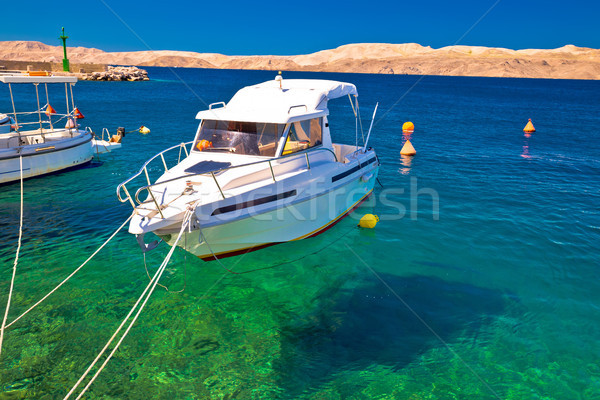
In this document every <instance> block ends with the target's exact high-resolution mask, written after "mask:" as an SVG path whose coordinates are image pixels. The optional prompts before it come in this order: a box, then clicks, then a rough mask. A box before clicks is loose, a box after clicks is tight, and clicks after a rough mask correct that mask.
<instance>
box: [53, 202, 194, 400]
mask: <svg viewBox="0 0 600 400" xmlns="http://www.w3.org/2000/svg"><path fill="white" fill-rule="evenodd" d="M194 209H195V207H190V209H188V211H187V212H186V214H185V216H184V218H183V222H182V224H181V230H180V231H179V235H178V236H177V239H176V240H175V243H173V245H172V247H171V250H169V253H168V254H167V256H166V257H165V259H164V260H163V262H162V264H161V265H160V267H159V268H158V270H157V271H156V273H155V274H154V276H153V277H152V280H151V281H150V282H149V283H148V285H147V286H146V288H145V289H144V291H143V292H142V294H141V295H140V297H139V298H138V299H137V301H136V302H135V304H134V305H133V307H131V310H129V313H127V315H126V316H125V318H124V319H123V321H122V322H121V324H120V325H119V327H118V328H117V329H116V331H115V332H114V333H113V335H112V336H111V337H110V339H109V340H108V341H107V342H106V344H105V345H104V347H103V348H102V350H101V351H100V353H98V355H97V356H96V358H95V359H94V361H92V363H91V364H90V366H89V367H88V368H87V369H86V370H85V372H84V373H83V375H81V377H80V378H79V379H78V380H77V382H76V383H75V385H73V387H72V388H71V390H70V391H69V393H67V395H66V396H65V397H64V400H67V399H68V398H69V397H70V396H71V395H72V394H73V393H74V392H75V390H76V389H77V388H78V387H79V385H80V384H81V382H83V380H84V379H85V378H86V377H87V375H88V374H89V373H90V371H91V370H92V368H94V366H95V365H96V363H97V362H98V360H100V358H101V357H102V356H103V355H104V353H105V352H106V350H107V349H108V347H109V346H110V344H111V343H112V342H113V340H114V339H115V338H116V337H117V335H118V334H119V332H120V331H121V329H123V326H124V325H125V323H126V322H127V320H129V318H130V317H131V315H132V314H133V313H134V312H135V310H136V309H137V312H136V314H135V315H134V316H133V319H132V320H131V322H130V323H129V325H128V326H127V328H126V329H125V331H124V332H123V334H122V335H121V338H120V339H119V341H118V342H117V343H116V344H115V346H114V348H113V349H112V350H111V352H110V354H108V356H107V357H106V359H105V360H104V362H103V363H102V365H100V367H99V368H98V370H97V371H96V373H95V374H94V375H93V376H92V377H91V378H90V380H89V382H88V383H87V384H86V385H85V387H84V388H83V389H82V391H81V393H79V395H78V396H77V398H76V400H78V399H80V398H81V396H83V395H84V393H85V392H86V391H87V390H88V388H89V387H90V386H91V385H92V383H93V382H94V381H95V380H96V378H97V377H98V375H100V372H102V370H103V369H104V367H105V366H106V364H108V361H109V360H110V359H111V358H112V356H113V355H114V354H115V352H116V351H117V349H118V348H119V346H120V345H121V343H122V342H123V340H124V339H125V337H126V336H127V334H128V333H129V331H130V330H131V328H132V327H133V325H134V324H135V322H136V321H137V319H138V317H139V315H140V313H141V312H142V310H143V309H144V307H145V306H146V303H147V302H148V300H149V299H150V296H151V295H152V293H153V292H154V289H155V288H156V286H157V284H158V281H159V280H160V278H161V276H162V274H163V272H164V271H165V268H166V267H167V264H168V263H169V261H170V260H171V256H172V255H173V252H174V251H175V248H176V247H177V243H179V240H180V239H181V236H182V235H183V232H184V231H185V229H186V228H187V226H188V224H189V223H190V219H191V216H192V215H193V211H194ZM142 299H144V300H143V302H142V303H141V304H140V302H141V301H142ZM138 305H139V307H138Z"/></svg>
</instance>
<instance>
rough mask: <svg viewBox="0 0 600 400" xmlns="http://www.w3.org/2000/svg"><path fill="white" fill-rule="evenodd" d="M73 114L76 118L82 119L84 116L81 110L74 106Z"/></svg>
mask: <svg viewBox="0 0 600 400" xmlns="http://www.w3.org/2000/svg"><path fill="white" fill-rule="evenodd" d="M73 116H74V117H75V118H77V119H84V118H85V117H84V116H83V114H82V113H81V111H79V108H77V107H75V108H74V109H73Z"/></svg>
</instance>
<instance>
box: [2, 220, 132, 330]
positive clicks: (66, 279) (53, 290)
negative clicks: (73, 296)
mask: <svg viewBox="0 0 600 400" xmlns="http://www.w3.org/2000/svg"><path fill="white" fill-rule="evenodd" d="M133 215H134V214H131V215H130V216H129V218H127V219H126V220H125V222H123V224H121V226H120V227H119V228H118V229H117V230H116V231H115V232H114V233H113V234H112V235H110V237H109V238H108V239H106V241H105V242H104V243H102V245H101V246H100V247H98V249H97V250H96V251H95V252H94V253H92V255H91V256H89V257H88V259H87V260H85V261H84V262H83V264H81V265H80V266H79V267H77V269H75V271H73V272H71V274H70V275H69V276H67V277H66V278H65V279H64V280H63V281H62V282H61V283H59V284H58V285H57V286H56V287H55V288H54V289H52V290H51V291H50V292H48V294H46V295H45V296H44V297H42V298H41V299H40V300H39V301H38V302H37V303H35V304H34V305H32V306H31V307H29V308H28V309H27V311H25V312H24V313H23V314H21V315H19V316H18V317H17V318H15V319H14V320H13V321H12V322H11V323H10V324H8V325H6V327H7V328H8V327H9V326H11V325H12V324H14V323H15V322H17V321H18V320H20V319H21V318H23V317H24V316H25V314H27V313H29V312H30V311H31V310H33V309H34V308H36V307H37V306H39V305H40V304H41V303H42V302H43V301H44V300H46V299H47V298H48V297H49V296H50V295H51V294H52V293H54V292H56V291H57V290H58V288H60V287H61V286H62V285H64V284H65V283H66V282H67V281H68V280H69V279H71V278H72V277H73V275H75V274H76V273H77V272H78V271H79V270H80V269H81V268H83V267H84V266H85V265H86V264H87V263H88V262H89V261H90V260H91V259H92V258H94V256H95V255H96V254H98V252H99V251H100V250H102V249H103V248H104V246H106V245H107V244H108V242H110V241H111V240H112V238H114V237H115V235H116V234H117V233H118V232H119V231H120V230H121V229H123V227H124V226H125V224H127V223H128V222H129V220H130V219H131V217H133Z"/></svg>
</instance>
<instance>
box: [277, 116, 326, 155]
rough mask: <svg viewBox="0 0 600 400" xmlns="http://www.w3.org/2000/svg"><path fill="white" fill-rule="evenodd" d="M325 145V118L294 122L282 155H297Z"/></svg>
mask: <svg viewBox="0 0 600 400" xmlns="http://www.w3.org/2000/svg"><path fill="white" fill-rule="evenodd" d="M321 143H323V118H313V119H307V120H304V121H297V122H293V123H292V124H291V125H290V130H289V133H288V137H287V141H286V142H285V147H284V148H283V153H282V155H286V154H291V153H295V152H297V151H301V150H305V149H308V148H310V147H314V146H318V145H320V144H321Z"/></svg>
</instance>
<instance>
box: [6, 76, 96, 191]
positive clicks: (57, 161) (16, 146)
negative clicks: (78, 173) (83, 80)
mask: <svg viewBox="0 0 600 400" xmlns="http://www.w3.org/2000/svg"><path fill="white" fill-rule="evenodd" d="M0 82H3V83H5V84H7V85H8V88H9V92H10V99H11V103H12V112H9V113H6V114H0V184H2V183H8V182H12V181H17V180H19V179H20V178H21V162H20V160H19V158H21V157H22V170H23V171H22V172H23V178H24V179H25V178H31V177H34V176H39V175H44V174H48V173H52V172H56V171H60V170H64V169H66V168H73V167H76V166H81V165H83V164H86V163H88V162H90V161H91V160H92V158H93V156H94V154H93V147H92V138H93V133H92V132H91V130H89V129H86V130H84V129H79V125H78V124H77V122H76V121H77V118H78V117H80V116H82V114H81V113H79V110H78V109H77V108H76V107H75V104H74V102H73V86H74V85H75V83H76V82H77V78H76V77H67V76H29V75H24V74H2V75H0ZM61 83H64V85H65V97H66V104H67V106H66V107H67V110H66V113H65V114H58V113H56V112H55V111H54V108H52V106H50V104H49V99H48V86H47V85H48V84H61ZM13 84H32V85H33V86H34V87H35V94H36V98H37V110H35V111H32V112H22V111H21V112H17V111H16V108H15V102H14V98H13V88H12V85H13ZM40 85H42V87H44V88H45V95H46V104H45V105H43V106H41V107H40V91H41V90H40ZM69 93H70V96H69ZM42 94H43V92H42ZM69 99H70V101H71V102H70V103H69ZM53 119H54V120H53ZM59 126H64V127H59Z"/></svg>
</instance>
